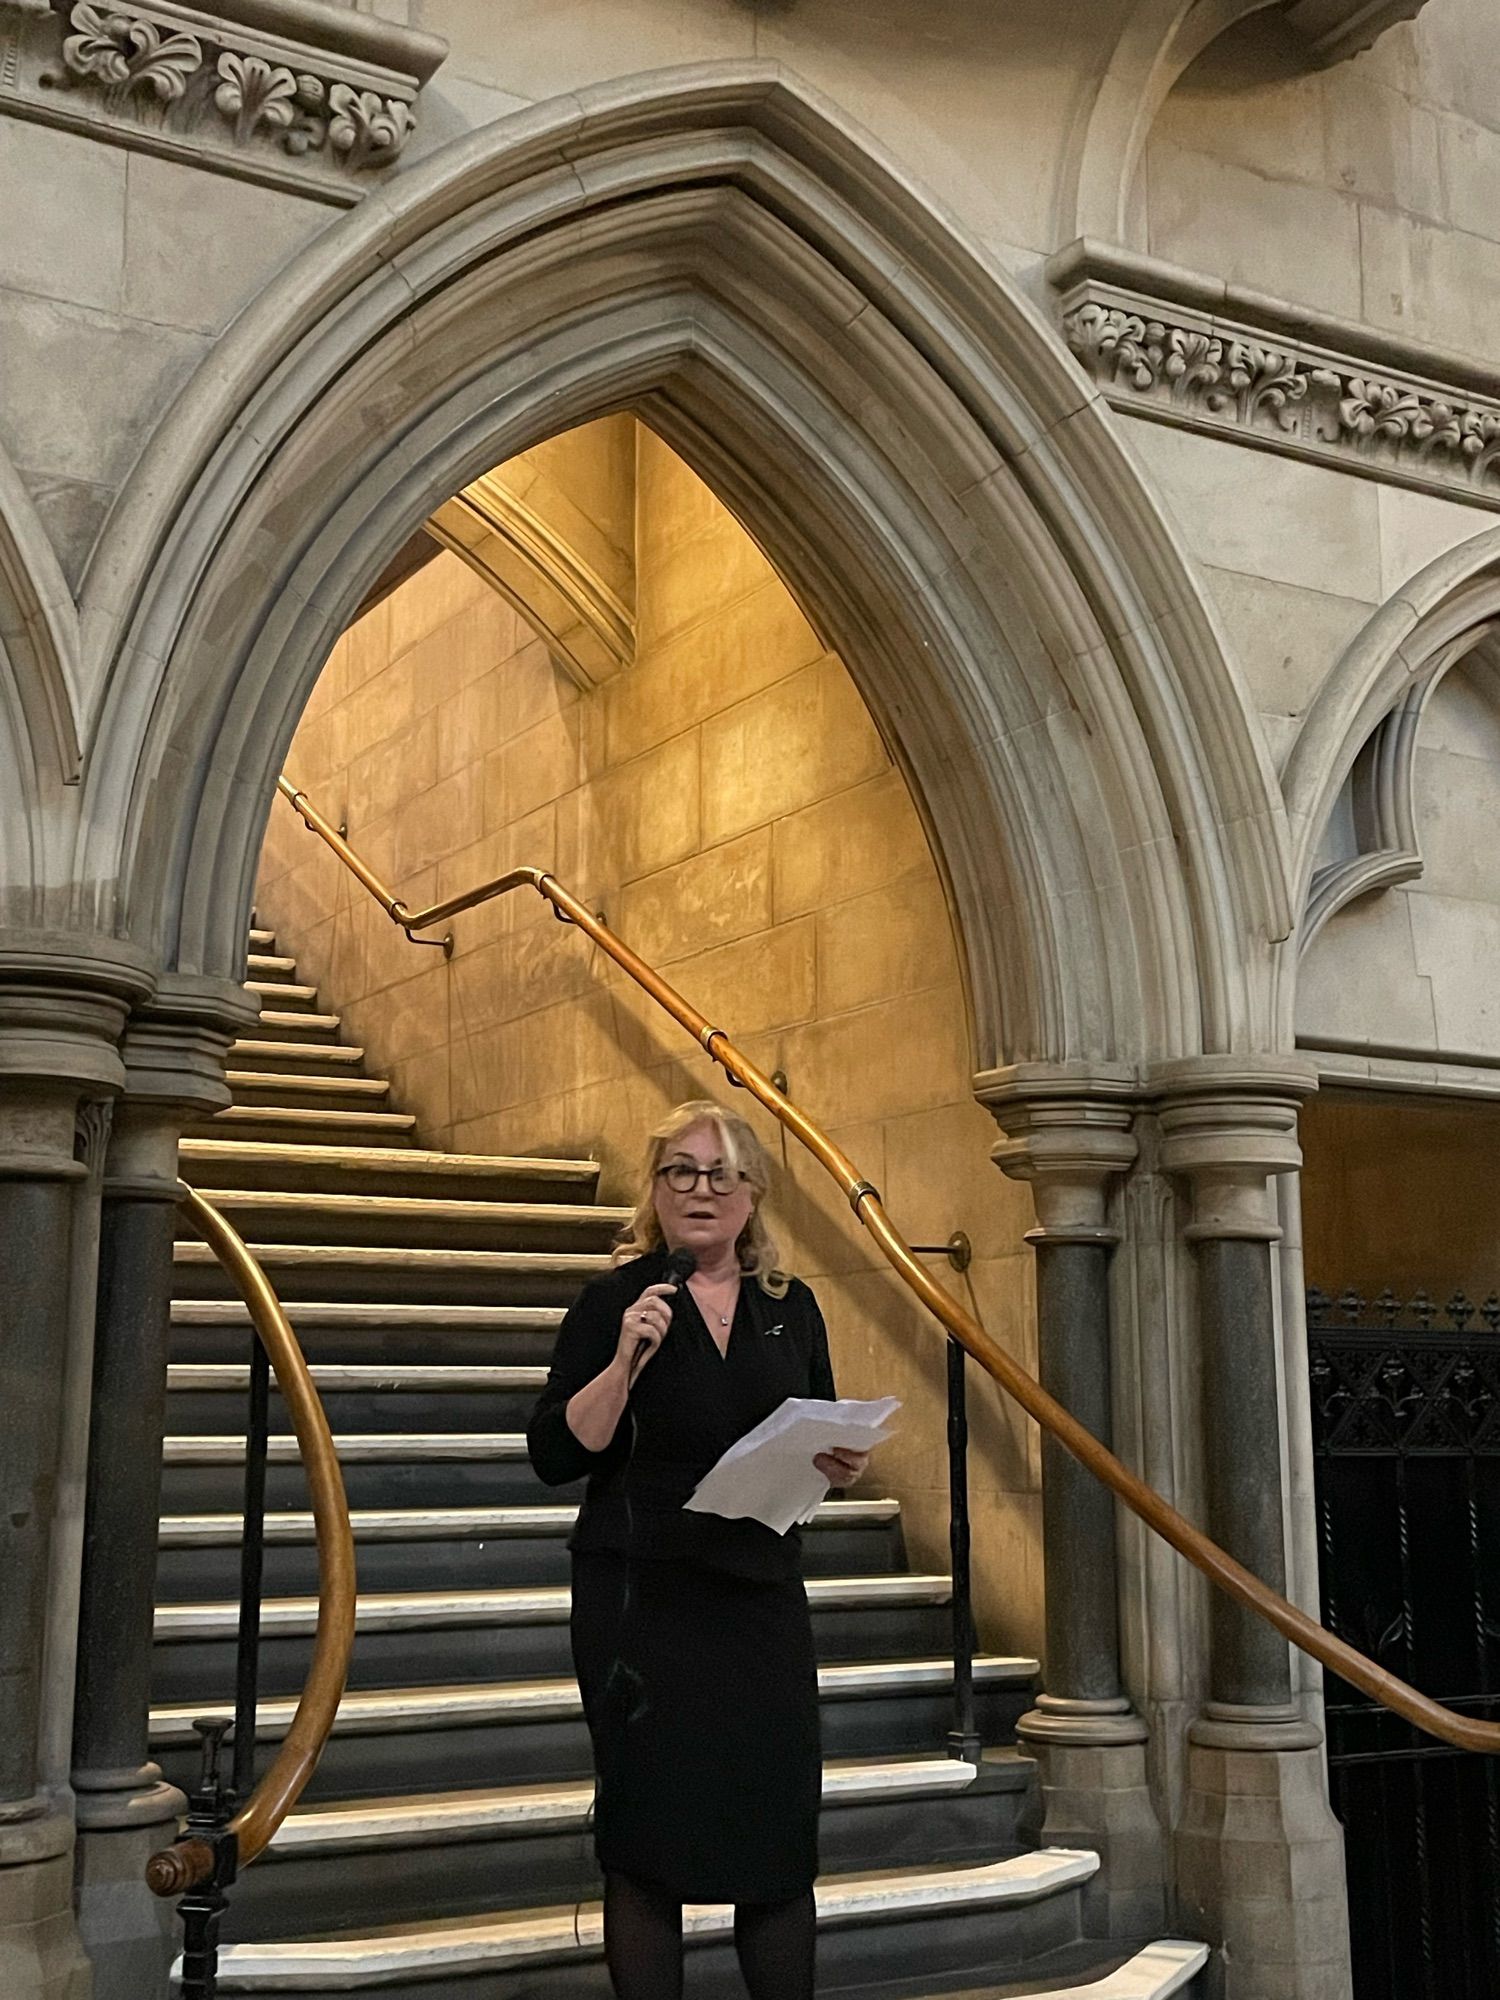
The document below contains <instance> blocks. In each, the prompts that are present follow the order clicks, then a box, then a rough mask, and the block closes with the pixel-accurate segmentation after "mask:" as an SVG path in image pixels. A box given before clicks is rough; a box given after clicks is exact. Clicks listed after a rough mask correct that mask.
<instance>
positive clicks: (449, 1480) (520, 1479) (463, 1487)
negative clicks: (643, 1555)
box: [162, 1458, 582, 1514]
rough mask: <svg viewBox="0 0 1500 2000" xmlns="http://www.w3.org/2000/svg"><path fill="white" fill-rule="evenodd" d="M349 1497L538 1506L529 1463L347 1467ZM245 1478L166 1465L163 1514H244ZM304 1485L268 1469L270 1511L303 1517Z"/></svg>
mask: <svg viewBox="0 0 1500 2000" xmlns="http://www.w3.org/2000/svg"><path fill="white" fill-rule="evenodd" d="M343 1474H344V1491H345V1493H346V1495H347V1496H348V1500H349V1505H350V1507H351V1508H358V1507H519V1506H522V1505H524V1504H525V1503H526V1502H527V1501H534V1500H535V1499H536V1498H537V1482H536V1475H535V1473H534V1472H533V1471H532V1470H531V1467H530V1466H529V1465H528V1463H527V1462H526V1460H525V1459H524V1458H517V1459H439V1460H432V1461H429V1462H425V1463H417V1462H415V1461H412V1460H410V1459H403V1460H400V1461H399V1462H397V1463H394V1464H365V1463H360V1462H358V1461H356V1460H353V1459H346V1460H345V1461H344V1465H343ZM244 1481H245V1474H244V1468H243V1467H242V1466H240V1465H168V1466H165V1467H163V1469H162V1512H163V1513H164V1514H230V1513H233V1512H234V1511H235V1509H236V1508H237V1507H238V1506H239V1504H240V1501H241V1498H242V1497H243V1491H244ZM548 1497H549V1498H555V1499H556V1500H558V1501H559V1502H563V1501H574V1500H578V1499H580V1498H581V1497H582V1488H581V1487H579V1486H558V1487H555V1488H553V1489H552V1490H551V1492H550V1494H549V1495H548ZM308 1504H309V1503H308V1498H307V1481H306V1479H305V1478H304V1476H303V1472H302V1468H301V1466H300V1465H296V1464H292V1465H270V1466H267V1468H266V1505H267V1507H268V1508H269V1509H270V1510H271V1511H273V1512H277V1511H290V1512H302V1513H305V1512H306V1511H307V1507H308Z"/></svg>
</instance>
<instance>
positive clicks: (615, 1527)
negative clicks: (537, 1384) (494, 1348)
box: [526, 1251, 836, 1581]
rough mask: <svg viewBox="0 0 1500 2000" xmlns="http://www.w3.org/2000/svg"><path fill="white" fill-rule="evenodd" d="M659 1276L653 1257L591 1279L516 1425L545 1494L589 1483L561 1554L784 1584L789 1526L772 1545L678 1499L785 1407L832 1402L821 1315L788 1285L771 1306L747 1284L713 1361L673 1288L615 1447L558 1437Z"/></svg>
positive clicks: (692, 1309)
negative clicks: (689, 1567) (798, 1400)
mask: <svg viewBox="0 0 1500 2000" xmlns="http://www.w3.org/2000/svg"><path fill="white" fill-rule="evenodd" d="M665 1266H666V1256H665V1253H664V1252H661V1251H657V1252H653V1253H652V1254H651V1255H649V1256H646V1257H637V1258H634V1259H633V1260H632V1261H631V1262H630V1263H628V1264H621V1265H619V1266H618V1267H617V1268H616V1269H615V1270H613V1271H611V1272H609V1273H608V1275H607V1276H605V1277H602V1278H596V1279H594V1280H593V1282H592V1283H591V1284H589V1285H588V1286H586V1287H585V1289H584V1291H583V1292H582V1294H581V1295H580V1296H579V1297H578V1298H577V1299H576V1300H575V1301H574V1303H573V1305H572V1306H571V1307H570V1308H569V1309H568V1312H567V1315H566V1317H565V1318H564V1320H563V1323H562V1325H561V1327H560V1328H559V1329H558V1334H557V1346H556V1348H555V1349H554V1351H553V1357H552V1369H551V1372H550V1374H549V1375H548V1377H547V1386H546V1388H545V1389H544V1390H543V1391H542V1394H541V1397H540V1398H539V1400H538V1402H537V1406H536V1409H535V1410H534V1412H533V1413H532V1418H531V1422H530V1424H529V1425H528V1426H527V1431H526V1446H527V1450H528V1452H529V1453H530V1456H531V1463H532V1465H533V1466H534V1467H535V1468H536V1472H537V1475H538V1477H539V1478H541V1479H543V1480H545V1482H546V1483H547V1484H548V1485H549V1486H561V1485H563V1484H565V1483H566V1482H568V1481H570V1480H574V1479H582V1478H584V1477H585V1476H586V1477H587V1479H588V1489H587V1491H586V1493H585V1495H584V1501H583V1506H582V1509H581V1510H580V1513H579V1517H578V1525H577V1527H576V1528H575V1529H574V1530H573V1534H572V1537H571V1539H570V1541H569V1544H568V1546H569V1547H570V1548H573V1549H579V1550H615V1551H619V1552H627V1553H629V1554H631V1555H636V1556H645V1557H655V1558H658V1559H664V1560H672V1561H679V1562H696V1563H702V1564H705V1565H707V1566H708V1567H710V1568H713V1569H721V1570H729V1571H731V1572H733V1573H734V1574H737V1575H740V1576H745V1577H751V1578H760V1579H763V1580H766V1581H771V1580H777V1579H783V1578H786V1577H790V1576H796V1575H798V1574H800V1569H801V1539H802V1537H801V1531H800V1530H799V1529H797V1528H793V1529H791V1530H790V1531H789V1532H788V1533H787V1534H785V1535H778V1534H776V1533H775V1532H774V1531H773V1530H772V1529H770V1528H768V1527H766V1526H765V1525H764V1523H762V1522H760V1521H726V1520H723V1519H721V1518H720V1517H719V1516H718V1515H717V1514H689V1513H684V1512H683V1502H684V1501H685V1500H686V1499H687V1498H688V1496H689V1495H690V1494H691V1492H692V1491H693V1488H694V1487H695V1486H696V1485H697V1484H698V1482H699V1480H700V1479H702V1477H703V1476H704V1474H705V1473H706V1472H707V1471H708V1470H709V1468H710V1467H711V1466H712V1465H713V1464H714V1463H715V1462H716V1461H717V1460H718V1459H719V1458H720V1457H721V1456H722V1455H723V1453H724V1452H725V1451H727V1450H728V1448H729V1446H730V1445H732V1444H733V1443H734V1442H735V1440H736V1439H737V1438H741V1437H743V1436H744V1435H745V1433H746V1432H747V1431H751V1430H754V1428H755V1426H756V1425H757V1424H758V1423H760V1422H761V1421H762V1420H763V1419H764V1418H766V1417H768V1416H769V1415H770V1414H771V1412H772V1411H773V1410H774V1409H776V1408H777V1407H778V1406H779V1405H780V1404H781V1403H782V1402H783V1401H785V1399H786V1398H787V1397H788V1396H817V1397H830V1398H831V1397H832V1396H834V1395H835V1393H836V1391H835V1389H834V1385H833V1366H832V1363H831V1362H830V1360H829V1357H828V1334H827V1331H826V1329H825V1328H824V1325H823V1315H822V1314H821V1313H820V1312H819V1311H818V1304H817V1300H816V1299H815V1298H814V1297H813V1295H812V1293H811V1292H810V1291H809V1290H808V1288H807V1286H806V1285H804V1284H803V1283H802V1282H801V1281H800V1280H799V1279H796V1278H794V1279H793V1280H792V1282H791V1285H790V1287H789V1289H788V1290H787V1293H786V1296H785V1297H784V1298H780V1299H773V1298H772V1297H771V1296H770V1294H769V1293H767V1292H765V1291H763V1290H762V1289H761V1287H760V1285H759V1284H757V1283H756V1281H755V1280H754V1279H753V1278H746V1279H745V1280H744V1281H743V1283H742V1284H741V1286H740V1296H739V1304H738V1305H737V1307H736V1308H735V1315H734V1324H733V1325H732V1327H731V1328H730V1331H729V1347H728V1350H727V1352H726V1353H724V1354H723V1355H721V1354H720V1353H719V1350H718V1348H717V1346H716V1345H715V1343H714V1339H713V1336H712V1334H710V1332H709V1330H708V1328H707V1326H706V1325H705V1324H704V1322H703V1318H702V1316H701V1314H700V1313H699V1311H698V1307H697V1304H696V1302H695V1301H694V1299H693V1296H692V1293H691V1292H690V1291H689V1290H688V1288H687V1286H686V1285H683V1286H680V1287H679V1288H678V1292H677V1295H676V1297H675V1299H674V1300H673V1302H672V1324H671V1327H670V1328H669V1330H668V1332H667V1335H666V1338H665V1339H664V1340H663V1341H662V1344H661V1346H660V1347H659V1348H658V1349H657V1351H656V1353H655V1354H654V1355H653V1356H652V1357H651V1359H650V1361H648V1362H647V1363H646V1364H645V1366H644V1367H643V1368H642V1370H641V1372H640V1374H639V1375H638V1376H637V1378H636V1383H635V1387H634V1388H633V1389H632V1390H631V1392H630V1403H629V1407H628V1408H627V1410H626V1411H625V1413H624V1414H623V1415H622V1417H621V1419H620V1422H619V1425H618V1427H617V1429H616V1431H615V1434H614V1437H613V1438H612V1439H611V1440H610V1442H609V1443H608V1444H607V1445H606V1446H605V1447H604V1449H603V1450H602V1451H589V1450H588V1449H587V1448H586V1447H585V1446H583V1445H582V1444H580V1443H579V1441H578V1439H577V1438H576V1437H574V1435H573V1433H572V1431H571V1430H569V1428H568V1419H567V1405H568V1402H569V1400H570V1399H571V1398H572V1397H573V1396H574V1395H575V1394H576V1393H577V1391H578V1390H580V1389H581V1388H583V1387H584V1385H585V1384H586V1383H589V1382H592V1381H593V1379H594V1377H595V1376H596V1375H598V1374H600V1373H601V1372H602V1371H603V1370H604V1369H605V1368H607V1367H608V1366H609V1363H610V1361H611V1360H612V1359H613V1358H614V1352H615V1347H616V1345H617V1343H618V1341H619V1338H620V1322H621V1320H622V1318H623V1317H624V1314H625V1310H626V1308H627V1307H628V1306H631V1305H633V1304H634V1303H635V1301H636V1299H638V1298H639V1297H640V1295H641V1293H642V1292H643V1291H644V1290H645V1289H646V1287H647V1286H648V1285H652V1284H657V1283H659V1282H660V1281H661V1280H662V1278H663V1275H664V1272H665ZM632 1417H633V1418H634V1448H633V1449H632V1435H631V1433H632V1423H631V1419H632Z"/></svg>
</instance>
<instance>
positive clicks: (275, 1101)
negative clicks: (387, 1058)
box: [229, 1057, 395, 1111]
mask: <svg viewBox="0 0 1500 2000" xmlns="http://www.w3.org/2000/svg"><path fill="white" fill-rule="evenodd" d="M229 1069H230V1073H231V1075H232V1076H233V1077H234V1082H233V1083H232V1084H231V1085H230V1090H231V1092H232V1093H233V1101H234V1103H236V1104H239V1105H243V1106H247V1107H252V1108H260V1107H263V1106H266V1105H276V1106H279V1107H289V1108H291V1109H294V1110H298V1111H390V1110H393V1109H394V1108H395V1107H394V1106H393V1104H392V1102H391V1093H390V1085H389V1083H386V1088H385V1089H384V1090H383V1091H379V1090H324V1089H323V1088H321V1082H322V1079H323V1077H325V1076H329V1077H336V1078H337V1079H338V1081H339V1082H340V1083H359V1084H368V1083H384V1082H386V1079H385V1078H383V1077H371V1076H367V1075H364V1074H362V1073H361V1071H359V1070H352V1069H342V1068H340V1069H335V1068H334V1067H333V1065H332V1064H330V1065H329V1066H328V1067H327V1068H326V1069H324V1070H320V1071H318V1072H317V1073H316V1075H313V1076H309V1075H308V1074H307V1073H306V1072H303V1073H301V1074H295V1073H293V1074H289V1073H288V1072H287V1071H285V1070H278V1071H276V1072H275V1074H267V1073H265V1072H264V1071H262V1070H261V1069H260V1065H259V1064H258V1063H254V1062H253V1059H252V1058H250V1057H241V1058H238V1059H237V1060H236V1061H235V1062H232V1063H231V1064H230V1065H229ZM250 1076H253V1078H254V1080H253V1081H249V1080H248V1078H249V1077H250Z"/></svg>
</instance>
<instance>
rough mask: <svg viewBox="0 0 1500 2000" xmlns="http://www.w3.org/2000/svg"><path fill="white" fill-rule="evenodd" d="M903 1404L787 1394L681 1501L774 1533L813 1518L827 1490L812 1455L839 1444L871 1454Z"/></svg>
mask: <svg viewBox="0 0 1500 2000" xmlns="http://www.w3.org/2000/svg"><path fill="white" fill-rule="evenodd" d="M900 1407H901V1405H900V1403H899V1402H898V1401H897V1399H896V1398H895V1397H894V1396H883V1397H882V1398H881V1399H880V1400H879V1401H878V1402H872V1403H861V1402H853V1401H841V1402H836V1403H829V1402H822V1401H819V1400H817V1399H815V1398H812V1397H806V1396H788V1397H787V1399H786V1401H785V1402H784V1403H783V1404H782V1405H781V1407H780V1408H779V1409H776V1410H773V1411H772V1412H771V1414H770V1416H768V1417H767V1418H766V1420H765V1422H764V1423H761V1424H757V1425H756V1427H755V1429H754V1430H753V1431H747V1432H746V1433H745V1435H744V1437H742V1438H740V1439H739V1441H738V1442H737V1443H735V1444H732V1445H731V1446H730V1447H729V1449H728V1451H726V1452H725V1454H724V1456H723V1457H722V1458H721V1459H720V1460H719V1462H718V1464H717V1465H716V1466H714V1467H713V1468H712V1470H711V1471H710V1472H708V1473H707V1474H706V1475H705V1476H704V1477H703V1478H702V1479H701V1480H700V1481H699V1482H698V1486H697V1489H696V1490H695V1492H694V1493H693V1495H692V1498H691V1499H690V1500H688V1501H687V1502H686V1503H685V1504H686V1506H687V1507H688V1509H689V1510H691V1511H692V1512H693V1513H696V1514H722V1515H723V1516H724V1517H725V1518H726V1519H727V1520H731V1521H737V1520H746V1519H748V1520H753V1521H763V1522H764V1523H765V1525H766V1526H767V1527H768V1528H770V1529H772V1530H773V1531H774V1532H775V1533H776V1534H778V1535H784V1534H785V1533H786V1531H787V1530H788V1528H791V1527H794V1526H795V1525H796V1524H797V1523H798V1522H799V1521H807V1520H810V1519H811V1518H812V1516H813V1514H814V1513H816V1511H817V1509H818V1507H819V1506H820V1505H821V1504H822V1501H823V1497H824V1495H825V1494H826V1493H827V1491H828V1481H827V1480H826V1479H825V1478H824V1477H823V1475H822V1473H821V1472H819V1470H818V1468H817V1467H816V1466H815V1465H814V1464H813V1458H814V1456H815V1455H816V1454H817V1453H818V1452H820V1451H828V1450H830V1449H832V1448H834V1447H835V1446H838V1445H847V1446H848V1447H849V1448H850V1449H851V1450H854V1451H868V1450H869V1449H870V1448H871V1446H872V1445H877V1444H881V1443H883V1442H884V1440H885V1439H886V1438H887V1437H889V1436H890V1432H889V1431H888V1430H887V1429H886V1428H885V1426H886V1424H887V1422H888V1421H889V1419H890V1418H891V1417H893V1416H894V1415H895V1413H896V1411H897V1410H899V1409H900Z"/></svg>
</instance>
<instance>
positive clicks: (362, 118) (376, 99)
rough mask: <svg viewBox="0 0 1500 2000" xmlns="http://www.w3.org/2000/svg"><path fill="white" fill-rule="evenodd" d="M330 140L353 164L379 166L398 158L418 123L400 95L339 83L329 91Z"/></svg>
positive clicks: (336, 149) (337, 150)
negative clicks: (392, 95)
mask: <svg viewBox="0 0 1500 2000" xmlns="http://www.w3.org/2000/svg"><path fill="white" fill-rule="evenodd" d="M328 108H329V110H330V111H331V113H332V114H333V115H332V116H331V117H330V119H329V121H328V143H329V144H330V145H331V146H332V147H333V150H334V151H335V152H336V153H341V154H343V155H344V156H345V157H346V158H347V159H348V160H349V163H350V165H351V166H366V165H377V166H378V165H380V164H382V163H383V162H384V161H386V160H393V159H395V157H396V155H397V154H398V153H399V152H400V151H401V148H402V147H403V146H404V145H405V144H406V141H407V139H408V138H409V137H410V135H411V132H412V128H413V127H414V126H415V124H416V120H415V118H413V116H412V114H411V110H410V108H409V107H408V106H407V105H405V104H403V103H402V102H401V100H400V99H399V98H395V97H381V96H379V95H378V94H377V93H376V92H375V91H373V90H356V89H355V88H354V86H353V85H352V84H348V83H336V84H334V86H333V88H332V89H331V90H330V91H329V93H328Z"/></svg>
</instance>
